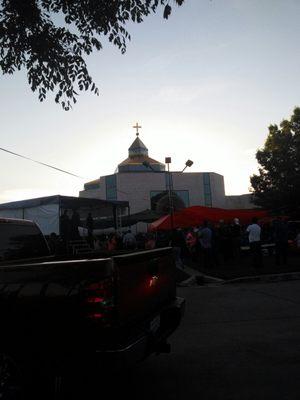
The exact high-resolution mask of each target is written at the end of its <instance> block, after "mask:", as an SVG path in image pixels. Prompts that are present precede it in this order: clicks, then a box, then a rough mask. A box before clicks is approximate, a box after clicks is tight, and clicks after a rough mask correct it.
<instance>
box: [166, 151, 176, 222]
mask: <svg viewBox="0 0 300 400" xmlns="http://www.w3.org/2000/svg"><path fill="white" fill-rule="evenodd" d="M171 162H172V159H171V157H166V158H165V163H166V164H167V166H168V175H167V177H168V178H167V180H166V186H167V188H166V189H167V191H168V198H169V214H170V217H171V229H172V230H173V229H174V207H173V197H172V195H173V180H172V175H171V172H170V164H171Z"/></svg>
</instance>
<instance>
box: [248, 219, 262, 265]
mask: <svg viewBox="0 0 300 400" xmlns="http://www.w3.org/2000/svg"><path fill="white" fill-rule="evenodd" d="M257 222H258V220H257V218H256V217H254V218H252V224H250V225H249V226H248V228H247V233H248V235H249V236H248V238H249V244H250V251H251V255H252V265H253V267H262V255H261V242H260V235H261V227H260V226H259V225H258V223H257Z"/></svg>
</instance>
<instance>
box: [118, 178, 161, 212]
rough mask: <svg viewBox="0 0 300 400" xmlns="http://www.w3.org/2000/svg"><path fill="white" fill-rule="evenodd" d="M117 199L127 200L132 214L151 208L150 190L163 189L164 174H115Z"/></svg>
mask: <svg viewBox="0 0 300 400" xmlns="http://www.w3.org/2000/svg"><path fill="white" fill-rule="evenodd" d="M117 187H118V200H127V201H129V204H130V212H131V214H134V213H136V212H139V211H143V210H145V209H150V208H151V199H150V192H151V191H161V190H165V188H166V184H165V174H164V173H153V172H149V173H148V172H143V173H142V172H140V173H139V172H136V173H134V172H130V173H119V174H117Z"/></svg>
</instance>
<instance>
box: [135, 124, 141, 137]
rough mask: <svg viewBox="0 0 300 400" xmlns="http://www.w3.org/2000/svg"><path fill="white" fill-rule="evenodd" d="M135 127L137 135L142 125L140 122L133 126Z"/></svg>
mask: <svg viewBox="0 0 300 400" xmlns="http://www.w3.org/2000/svg"><path fill="white" fill-rule="evenodd" d="M133 128H134V129H136V136H139V134H140V133H139V128H141V126H140V125H139V124H138V123H136V124H135V125H134V126H133Z"/></svg>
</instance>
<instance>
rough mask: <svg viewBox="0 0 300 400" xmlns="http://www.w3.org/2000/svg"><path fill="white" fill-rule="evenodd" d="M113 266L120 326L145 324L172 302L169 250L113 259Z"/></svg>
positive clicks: (173, 282) (173, 285) (173, 281)
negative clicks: (139, 322) (145, 320)
mask: <svg viewBox="0 0 300 400" xmlns="http://www.w3.org/2000/svg"><path fill="white" fill-rule="evenodd" d="M113 264H114V274H115V285H116V287H115V288H116V294H115V299H116V309H117V313H118V321H119V322H120V324H121V325H124V324H128V323H131V322H132V323H134V322H138V321H140V320H144V319H145V318H147V317H149V316H151V315H153V314H154V313H155V312H156V311H158V310H160V309H161V307H162V306H164V305H167V304H168V303H170V302H171V301H172V300H174V299H175V297H176V279H175V263H174V259H173V255H172V249H171V248H164V249H157V250H150V251H143V252H140V253H131V254H126V255H120V256H116V257H114V258H113Z"/></svg>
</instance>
